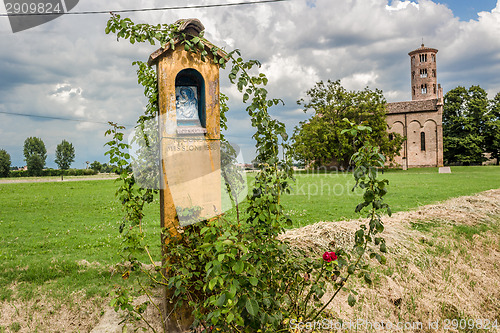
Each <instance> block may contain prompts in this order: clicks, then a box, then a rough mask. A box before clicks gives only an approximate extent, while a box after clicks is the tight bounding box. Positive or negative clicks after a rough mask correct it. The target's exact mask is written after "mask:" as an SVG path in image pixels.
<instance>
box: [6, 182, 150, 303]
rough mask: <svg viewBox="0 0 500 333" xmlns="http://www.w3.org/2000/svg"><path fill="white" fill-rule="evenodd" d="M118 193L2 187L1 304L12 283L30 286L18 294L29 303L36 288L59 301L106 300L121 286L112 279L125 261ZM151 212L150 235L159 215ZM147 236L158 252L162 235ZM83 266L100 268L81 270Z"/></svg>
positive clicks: (65, 185)
mask: <svg viewBox="0 0 500 333" xmlns="http://www.w3.org/2000/svg"><path fill="white" fill-rule="evenodd" d="M115 189H116V183H114V181H113V180H93V181H75V182H47V183H18V184H0V202H1V204H0V235H1V238H0V262H1V263H2V264H1V268H0V290H4V291H3V292H1V293H0V300H1V299H2V298H6V297H8V296H9V294H10V292H9V291H8V289H7V290H6V289H5V287H7V286H9V285H10V284H11V283H12V282H13V281H17V282H20V283H23V282H26V283H25V284H23V285H24V286H25V288H18V289H20V290H22V291H23V292H24V293H25V294H26V295H25V296H26V297H30V294H31V293H33V292H34V288H36V287H38V286H43V289H45V290H47V291H50V293H51V294H54V293H55V294H56V296H57V295H58V294H60V295H61V296H63V295H67V294H69V293H71V292H72V291H75V290H85V291H86V293H87V295H88V296H93V295H94V294H99V295H102V296H104V294H105V293H106V292H107V291H109V285H110V284H113V283H119V281H120V275H119V274H118V275H113V276H112V274H111V273H110V267H111V266H112V265H114V264H116V263H118V262H120V259H121V258H120V254H119V249H120V237H119V232H118V226H119V224H120V221H121V219H122V212H121V205H120V204H119V203H118V202H117V200H116V199H115V196H114V193H115ZM158 204H159V202H158V199H156V205H155V206H158ZM147 209H148V216H147V218H146V219H145V221H144V226H145V229H146V230H151V229H153V226H157V225H159V222H158V221H159V211H158V209H154V207H153V206H151V207H148V208H147ZM154 229H157V228H154ZM147 235H148V236H149V238H148V242H149V243H150V244H158V246H157V248H156V250H157V249H158V248H159V238H157V239H154V238H155V237H156V236H157V237H159V236H158V233H152V232H149V233H147ZM156 253H159V251H158V250H157V251H156ZM82 260H86V261H87V262H89V263H99V264H94V265H90V266H89V267H87V266H82V265H79V264H78V262H81V261H82Z"/></svg>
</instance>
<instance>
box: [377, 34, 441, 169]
mask: <svg viewBox="0 0 500 333" xmlns="http://www.w3.org/2000/svg"><path fill="white" fill-rule="evenodd" d="M437 52H438V50H436V49H433V48H429V47H425V46H424V44H422V46H421V47H420V48H418V49H416V50H414V51H411V52H410V53H408V55H409V56H410V62H411V66H410V68H411V101H407V102H395V103H388V104H387V111H386V113H387V125H388V127H389V132H393V133H399V134H401V135H402V136H403V137H406V141H405V142H404V143H403V147H402V149H401V152H400V156H396V159H395V162H396V164H398V165H399V166H400V167H402V168H403V169H408V168H412V167H437V166H443V127H442V124H443V89H442V88H441V85H439V84H437V73H436V54H437Z"/></svg>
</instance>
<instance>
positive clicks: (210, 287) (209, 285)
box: [208, 277, 217, 290]
mask: <svg viewBox="0 0 500 333" xmlns="http://www.w3.org/2000/svg"><path fill="white" fill-rule="evenodd" d="M216 283H217V277H214V278H213V279H212V280H210V282H209V283H208V289H210V290H213V289H214V287H215V284H216Z"/></svg>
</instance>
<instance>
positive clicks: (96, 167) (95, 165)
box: [90, 161, 103, 172]
mask: <svg viewBox="0 0 500 333" xmlns="http://www.w3.org/2000/svg"><path fill="white" fill-rule="evenodd" d="M102 167H103V165H102V164H101V162H98V161H94V162H92V163H91V164H90V168H91V169H92V170H95V171H96V172H101V169H102Z"/></svg>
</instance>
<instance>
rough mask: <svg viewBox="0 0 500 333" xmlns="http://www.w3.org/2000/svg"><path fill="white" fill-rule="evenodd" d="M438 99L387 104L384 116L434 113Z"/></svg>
mask: <svg viewBox="0 0 500 333" xmlns="http://www.w3.org/2000/svg"><path fill="white" fill-rule="evenodd" d="M437 106H438V99H437V98H433V99H424V100H417V101H407V102H394V103H387V108H386V114H396V113H411V112H425V111H436V110H437Z"/></svg>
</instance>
